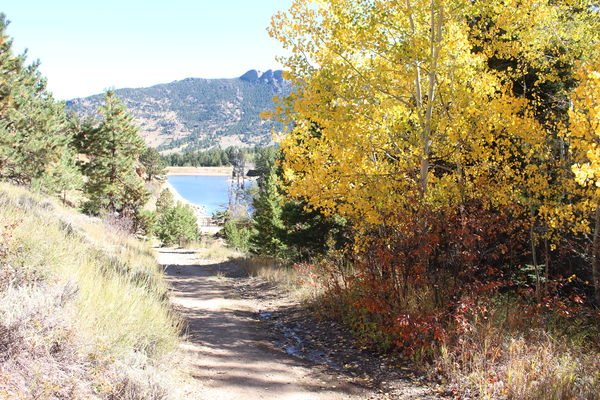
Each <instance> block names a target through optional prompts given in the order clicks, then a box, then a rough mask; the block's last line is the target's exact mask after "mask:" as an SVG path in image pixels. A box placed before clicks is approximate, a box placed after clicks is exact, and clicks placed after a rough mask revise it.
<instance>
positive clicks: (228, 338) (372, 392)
mask: <svg viewBox="0 0 600 400" xmlns="http://www.w3.org/2000/svg"><path fill="white" fill-rule="evenodd" d="M157 257H158V260H159V262H160V263H161V264H162V265H163V267H164V268H165V271H166V274H167V279H168V281H169V282H170V284H171V287H172V292H171V300H172V302H173V303H174V305H175V307H176V309H177V310H178V311H179V312H180V313H181V314H182V315H183V317H184V318H185V320H186V322H187V326H188V328H187V341H186V342H185V343H184V344H183V345H182V350H183V352H184V353H185V354H186V357H187V358H188V359H189V364H190V365H191V374H192V376H193V377H194V378H195V379H196V381H195V383H194V388H193V389H190V390H189V391H188V396H189V397H188V398H190V399H206V400H209V399H211V400H212V399H219V400H257V399H273V400H359V399H360V400H367V399H372V400H375V399H377V400H379V399H400V398H401V399H425V398H428V399H429V398H432V397H429V396H428V395H427V394H426V393H427V392H426V391H425V389H423V388H421V387H417V386H415V385H412V384H411V385H408V386H406V383H403V386H402V388H401V389H402V390H401V391H399V392H395V393H391V392H389V391H388V390H382V389H381V388H376V387H372V386H369V385H366V384H364V382H362V383H361V381H360V380H356V379H353V378H352V377H351V376H349V375H347V374H344V373H343V371H336V370H335V369H332V368H331V367H330V366H327V365H323V364H319V363H317V362H314V361H310V360H308V359H303V358H301V357H300V356H298V355H295V354H290V352H289V351H286V350H285V347H282V346H278V345H277V344H278V343H279V344H281V343H283V341H282V338H284V336H286V333H285V332H281V330H277V329H272V326H271V324H270V322H269V319H271V317H272V315H273V314H274V311H277V310H280V309H283V308H286V307H290V306H293V301H292V300H290V299H289V298H286V297H281V296H280V295H278V294H277V293H275V294H273V292H272V291H270V289H269V288H268V287H267V286H265V285H266V283H265V282H261V281H260V280H257V279H258V278H250V277H247V276H246V275H245V273H244V272H243V270H242V268H241V267H240V266H239V265H238V264H237V263H235V262H233V261H226V262H215V261H211V260H203V259H199V257H198V252H197V251H193V250H176V249H157ZM265 317H266V318H265ZM340 347H347V346H346V345H345V344H344V345H340Z"/></svg>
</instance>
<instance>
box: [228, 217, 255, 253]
mask: <svg viewBox="0 0 600 400" xmlns="http://www.w3.org/2000/svg"><path fill="white" fill-rule="evenodd" d="M223 234H224V235H225V240H226V241H227V243H228V244H229V245H230V246H231V247H234V248H235V249H237V250H240V251H248V250H249V248H250V238H251V237H252V229H251V228H250V227H249V226H248V223H245V222H244V221H233V220H227V221H226V222H225V225H223Z"/></svg>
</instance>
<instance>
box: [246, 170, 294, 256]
mask: <svg viewBox="0 0 600 400" xmlns="http://www.w3.org/2000/svg"><path fill="white" fill-rule="evenodd" d="M277 182H278V178H277V173H276V167H275V166H271V168H270V169H269V171H268V173H267V174H266V175H264V176H262V177H261V178H260V180H259V195H258V197H256V198H255V200H254V203H253V206H254V229H255V231H256V233H255V235H253V236H252V239H251V247H252V251H253V252H255V253H262V254H268V255H271V256H282V255H283V254H284V252H285V251H286V249H287V246H286V245H285V243H284V241H283V240H282V237H283V236H284V235H285V227H284V225H283V221H282V219H281V212H282V204H283V198H282V196H281V194H280V193H279V190H278V187H277Z"/></svg>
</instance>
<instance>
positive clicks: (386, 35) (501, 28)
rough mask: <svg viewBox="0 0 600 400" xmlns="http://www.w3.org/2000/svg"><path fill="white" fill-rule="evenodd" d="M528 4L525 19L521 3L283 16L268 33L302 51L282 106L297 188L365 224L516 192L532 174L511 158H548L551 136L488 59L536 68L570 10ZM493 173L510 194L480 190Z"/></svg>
mask: <svg viewBox="0 0 600 400" xmlns="http://www.w3.org/2000/svg"><path fill="white" fill-rule="evenodd" d="M490 3H491V4H493V6H494V7H491V8H490ZM505 3H506V4H505ZM521 3H523V4H521ZM519 4H521V5H522V6H523V10H524V11H523V12H524V13H518V12H515V9H514V5H513V4H512V3H511V2H470V1H462V0H451V1H444V0H408V1H391V0H379V1H376V0H373V1H364V0H322V1H314V2H312V1H308V0H296V1H294V2H293V4H292V7H291V8H290V10H289V11H288V12H287V13H283V12H282V13H279V14H278V15H276V16H275V18H274V20H273V25H272V28H271V31H270V32H271V34H272V35H273V36H274V37H275V38H277V39H279V40H280V41H281V42H282V43H283V45H284V46H285V47H287V48H288V49H289V50H291V53H292V54H291V56H289V57H285V58H283V59H282V62H283V63H284V65H285V66H286V67H287V69H288V77H289V78H291V79H292V80H293V81H294V82H295V83H296V85H297V87H298V91H297V92H296V93H295V94H293V95H292V97H291V98H289V99H287V100H286V101H285V102H284V103H283V108H281V109H279V110H278V111H279V116H280V117H281V116H283V117H284V119H285V118H286V117H287V118H288V122H293V123H292V125H293V129H292V130H291V132H288V133H287V134H286V135H285V137H283V138H282V148H283V151H284V153H285V154H286V158H285V161H284V171H285V174H286V177H287V178H288V183H289V190H290V193H291V194H292V195H294V196H298V197H302V198H305V199H307V201H308V202H309V204H312V205H313V206H315V207H319V208H321V209H322V210H324V211H326V212H327V211H329V212H336V213H339V214H342V215H344V216H346V217H349V218H351V219H352V220H354V221H357V222H359V223H365V224H367V225H368V224H379V223H381V222H383V221H384V220H385V219H386V218H388V216H389V213H390V211H391V210H397V209H406V210H410V209H419V208H420V207H423V206H424V205H426V206H427V207H432V208H434V209H435V208H439V207H443V206H446V205H449V204H456V203H458V202H460V197H461V196H463V197H464V196H466V195H467V193H470V194H469V196H476V195H485V196H490V194H493V197H495V198H496V201H497V202H500V203H502V202H507V201H509V199H510V198H511V197H514V191H513V190H512V188H513V187H514V185H513V184H512V183H513V182H514V181H515V180H516V179H521V180H522V179H525V178H524V176H523V173H522V172H523V170H522V168H520V165H516V164H515V165H512V166H510V165H509V163H508V161H510V160H511V159H514V158H515V155H516V154H517V153H519V154H521V155H524V156H525V157H530V156H532V155H533V154H536V153H539V146H541V144H542V143H543V135H544V131H543V129H542V127H541V126H540V125H539V124H538V123H537V121H536V119H535V117H534V115H533V113H532V111H531V106H530V104H529V102H528V101H527V100H526V99H524V98H516V97H515V96H514V95H513V93H512V87H511V83H510V82H509V81H510V74H512V73H514V71H512V70H510V69H508V70H507V71H508V72H507V71H504V72H500V71H497V70H493V69H491V68H490V67H489V65H488V61H489V59H490V58H492V57H500V56H502V57H507V58H510V57H513V58H515V59H517V58H518V57H520V54H526V55H528V57H529V58H530V59H532V60H533V59H535V58H536V57H537V56H539V54H540V51H541V48H543V46H544V45H545V43H546V42H548V41H549V39H547V38H546V37H544V41H542V40H539V38H538V37H537V36H536V35H537V34H538V33H539V31H540V30H543V29H544V28H548V27H551V26H552V25H553V24H555V22H556V18H557V15H558V12H557V11H556V10H555V9H554V8H553V6H550V5H549V4H548V2H544V1H538V0H536V1H534V0H530V1H528V2H520V3H519ZM478 16H480V17H478ZM484 17H485V18H484ZM490 21H492V22H490ZM490 24H492V25H493V26H494V27H495V28H494V29H497V30H498V32H492V34H490V33H489V32H488V31H486V29H488V30H490V28H489V25H490ZM532 24H533V25H532ZM479 25H481V26H479ZM532 26H534V27H535V29H534V28H532ZM499 32H503V33H502V34H501V33H499ZM494 35H495V36H496V37H498V39H497V41H498V42H499V43H498V45H496V43H495V42H494V41H493V40H494V39H490V38H493V37H494ZM508 38H511V39H512V40H508ZM521 39H522V40H521ZM546 39H547V40H546ZM490 40H492V44H493V46H492V45H490V44H489V43H488V42H490ZM480 42H481V43H484V44H485V46H484V45H483V44H482V45H481V46H480V48H479V49H478V48H477V47H478V45H479V43H480ZM506 42H513V43H512V45H511V46H508V45H507V44H506ZM536 52H537V53H536ZM538 58H539V57H538ZM517 147H518V149H517ZM507 160H508V161H507ZM513 164H514V163H513ZM533 174H534V173H533V171H529V175H533ZM489 177H494V180H495V181H497V182H502V183H503V184H504V186H503V187H489V186H482V183H483V182H484V178H489ZM499 177H502V179H499ZM507 183H508V184H507ZM486 184H488V183H487V182H486Z"/></svg>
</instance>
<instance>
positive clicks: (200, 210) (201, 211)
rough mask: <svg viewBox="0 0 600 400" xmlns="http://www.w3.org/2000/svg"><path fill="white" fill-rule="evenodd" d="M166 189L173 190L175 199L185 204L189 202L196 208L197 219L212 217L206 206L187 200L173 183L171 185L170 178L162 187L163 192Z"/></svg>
mask: <svg viewBox="0 0 600 400" xmlns="http://www.w3.org/2000/svg"><path fill="white" fill-rule="evenodd" d="M165 189H168V190H169V191H170V192H171V194H173V200H175V202H181V203H183V204H187V205H189V206H190V207H192V209H193V210H194V213H195V214H196V219H200V218H209V217H210V215H209V214H208V211H207V210H206V207H204V206H202V205H199V204H194V203H192V202H191V201H189V200H186V199H185V198H184V197H183V196H182V195H181V194H179V192H178V191H177V189H175V187H174V186H173V185H171V183H170V182H169V181H168V180H165V181H164V183H163V185H162V187H161V192H162V191H163V190H165Z"/></svg>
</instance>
